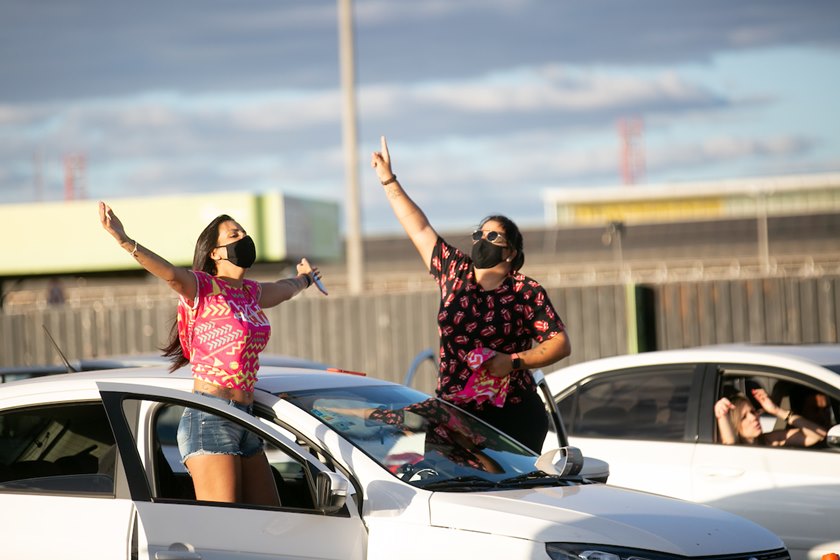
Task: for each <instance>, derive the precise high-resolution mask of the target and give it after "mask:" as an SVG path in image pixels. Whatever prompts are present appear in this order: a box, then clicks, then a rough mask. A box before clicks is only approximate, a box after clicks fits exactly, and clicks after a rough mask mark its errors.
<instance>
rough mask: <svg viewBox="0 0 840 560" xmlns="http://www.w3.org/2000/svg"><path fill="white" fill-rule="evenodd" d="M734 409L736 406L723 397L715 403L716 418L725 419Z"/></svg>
mask: <svg viewBox="0 0 840 560" xmlns="http://www.w3.org/2000/svg"><path fill="white" fill-rule="evenodd" d="M733 408H735V405H734V404H732V403H731V402H730V401H729V399H727V398H726V397H723V398H722V399H720V400H719V401H718V402H716V403H715V418H724V417H725V416H726V415H727V414H729V411H730V410H732V409H733Z"/></svg>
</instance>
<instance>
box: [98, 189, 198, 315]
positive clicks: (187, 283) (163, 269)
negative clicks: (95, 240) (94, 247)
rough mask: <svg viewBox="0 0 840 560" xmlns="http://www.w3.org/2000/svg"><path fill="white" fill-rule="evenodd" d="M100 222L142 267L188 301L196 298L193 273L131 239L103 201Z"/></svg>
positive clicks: (100, 209)
mask: <svg viewBox="0 0 840 560" xmlns="http://www.w3.org/2000/svg"><path fill="white" fill-rule="evenodd" d="M99 221H100V222H101V223H102V227H103V228H105V231H107V232H108V233H110V234H111V236H112V237H113V238H114V239H116V240H117V243H119V244H120V247H122V248H123V249H125V250H126V251H128V252H129V253H130V254H131V256H132V257H134V260H136V261H137V262H138V263H139V264H140V266H142V267H143V268H145V269H146V270H147V271H149V272H150V273H152V274H153V275H155V276H157V277H158V278H160V279H161V280H163V281H164V282H166V283H167V284H168V285H169V287H170V288H172V289H173V290H174V291H175V292H176V293H177V294H179V295H181V296H184V297H185V298H187V299H193V298H194V297H195V293H196V280H195V275H194V274H193V273H192V271H190V270H187V269H186V268H182V267H180V266H175V265H173V264H172V263H170V262H169V261H167V260H166V259H164V258H163V257H161V256H160V255H157V254H156V253H154V252H152V251H150V250H149V249H147V248H146V247H143V246H142V245H140V244H139V243H137V241H135V240H134V239H131V238H130V237H129V236H128V235H127V234H126V233H125V227H124V226H123V224H122V222H121V221H120V219H119V218H118V217H117V215H116V214H114V211H113V210H111V207H110V206H108V205H107V204H105V203H104V202H101V201H100V202H99Z"/></svg>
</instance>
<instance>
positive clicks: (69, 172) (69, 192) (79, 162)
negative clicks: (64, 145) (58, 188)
mask: <svg viewBox="0 0 840 560" xmlns="http://www.w3.org/2000/svg"><path fill="white" fill-rule="evenodd" d="M85 167H86V164H85V156H84V154H70V155H66V156H64V200H82V199H84V198H87V193H86V192H85V187H86V185H85Z"/></svg>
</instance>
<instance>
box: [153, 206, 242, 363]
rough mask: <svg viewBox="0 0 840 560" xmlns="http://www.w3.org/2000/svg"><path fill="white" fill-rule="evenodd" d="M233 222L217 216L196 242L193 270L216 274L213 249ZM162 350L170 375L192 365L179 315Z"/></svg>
mask: <svg viewBox="0 0 840 560" xmlns="http://www.w3.org/2000/svg"><path fill="white" fill-rule="evenodd" d="M232 221H234V220H233V218H231V217H230V216H228V215H227V214H222V215H220V216H216V217H215V218H213V221H212V222H210V223H209V224H207V227H205V228H204V230H203V231H202V232H201V233H200V234H199V236H198V239H197V240H196V242H195V252H194V253H193V264H192V269H193V270H201V271H203V272H206V273H207V274H212V275H215V274H216V261H214V260H213V259H212V258H210V253H212V252H213V249H215V248H216V246H217V245H218V243H219V226H220V225H222V224H223V223H224V222H232ZM196 297H198V294H196ZM160 350H161V352H163V357H164V358H169V361H170V365H169V372H170V373H171V372H173V371H175V370H176V369H178V368H180V367H183V366H185V365H187V364H188V363H190V361H189V360H188V359H187V357H186V356H184V349H183V348H182V347H181V339H180V337H179V336H178V315H177V313H176V315H175V320H174V321H172V327H171V328H170V329H169V342H167V344H166V346H164V347H163V348H161V349H160Z"/></svg>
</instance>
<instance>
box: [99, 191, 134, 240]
mask: <svg viewBox="0 0 840 560" xmlns="http://www.w3.org/2000/svg"><path fill="white" fill-rule="evenodd" d="M99 222H100V223H101V224H102V227H103V228H105V231H107V232H108V233H110V234H111V235H112V236H113V237H114V239H116V240H117V242H118V243H119V244H121V245H122V244H123V243H125V242H126V241H128V240H129V237H128V235H127V234H126V233H125V227H123V224H122V222H121V221H120V219H119V218H118V217H117V215H116V214H114V211H113V210H111V207H110V206H108V205H107V204H105V203H104V202H102V201H99Z"/></svg>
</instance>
